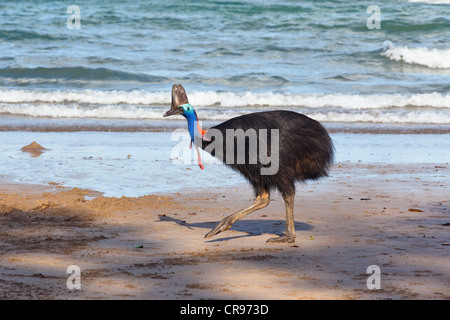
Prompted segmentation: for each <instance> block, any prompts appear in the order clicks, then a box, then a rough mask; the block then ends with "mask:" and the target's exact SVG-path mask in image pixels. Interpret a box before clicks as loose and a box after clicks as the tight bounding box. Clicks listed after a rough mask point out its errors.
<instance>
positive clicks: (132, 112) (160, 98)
mask: <svg viewBox="0 0 450 320" xmlns="http://www.w3.org/2000/svg"><path fill="white" fill-rule="evenodd" d="M189 100H190V102H191V104H192V105H193V106H194V107H196V108H197V111H198V115H199V117H200V119H202V120H226V119H230V118H232V117H234V116H238V115H241V114H245V113H250V112H255V111H264V110H276V109H287V110H292V111H297V112H301V113H305V114H307V115H310V116H312V117H313V118H315V119H317V120H319V121H340V122H355V121H361V122H387V123H392V122H400V123H410V122H411V123H413V122H414V123H417V122H421V123H450V94H440V93H427V94H413V95H401V94H380V95H358V94H354V95H351V94H290V93H273V92H266V93H254V92H242V93H236V92H213V91H204V92H201V91H192V92H191V93H190V94H189ZM170 102H171V96H170V94H168V93H167V92H146V91H100V90H99V91H97V90H80V91H76V90H72V91H36V90H13V89H11V90H5V89H3V90H0V114H12V115H24V116H32V117H52V118H109V119H161V118H162V115H163V114H164V112H165V111H167V109H168V108H169V107H170Z"/></svg>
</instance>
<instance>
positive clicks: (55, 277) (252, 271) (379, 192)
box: [0, 161, 450, 300]
mask: <svg viewBox="0 0 450 320" xmlns="http://www.w3.org/2000/svg"><path fill="white" fill-rule="evenodd" d="M449 173H450V166H449V165H448V164H365V163H361V162H359V163H358V162H350V161H344V162H338V163H336V165H335V166H334V167H333V169H332V171H331V174H330V177H329V178H327V179H323V180H321V181H318V182H314V183H309V184H307V185H305V186H301V185H299V186H298V188H297V190H298V191H297V197H296V203H295V221H296V225H295V226H296V234H297V240H296V243H295V244H294V245H292V244H276V245H275V244H269V243H266V242H265V241H266V240H267V239H268V238H270V237H273V235H275V234H279V233H280V232H282V231H283V230H284V205H283V201H282V199H281V196H280V195H279V194H273V195H272V196H271V199H272V201H271V204H270V205H269V206H268V207H267V208H264V209H262V210H260V211H256V212H254V213H253V214H251V215H250V216H248V217H246V218H245V219H243V220H241V221H240V222H237V223H236V224H235V225H234V226H233V227H232V229H231V230H229V231H227V232H225V233H221V234H219V235H217V236H215V237H213V238H210V239H204V235H205V234H206V233H207V232H208V231H209V230H210V229H211V228H213V227H214V226H215V224H216V223H217V222H219V221H220V220H221V219H222V218H223V217H225V216H227V215H229V214H232V213H233V212H235V211H237V210H239V209H241V208H243V207H246V206H248V205H249V204H250V203H251V202H252V193H251V191H250V189H249V188H248V187H245V185H240V186H236V187H234V188H233V187H222V188H214V189H211V188H210V189H205V190H198V191H195V192H184V193H171V194H170V193H166V194H161V195H148V196H142V197H120V198H115V197H104V196H102V195H100V194H99V193H98V192H92V191H89V190H83V189H79V188H69V187H64V186H61V185H59V184H58V183H55V182H53V183H49V184H48V185H32V184H21V183H17V182H12V181H11V180H8V179H7V178H6V177H3V178H2V180H1V188H0V220H1V222H0V228H1V231H0V279H1V280H0V298H1V299H282V300H291V299H450V290H449V284H450V258H449V257H450V254H449V253H450V252H449V250H450V238H449V230H450V229H449V228H450V217H449V210H450V209H449V208H450V207H449V203H450V197H449V194H450V193H449V181H448V176H449ZM70 265H77V266H79V267H80V270H81V278H80V280H81V282H80V283H81V289H79V290H77V289H72V290H71V289H68V287H67V279H68V278H69V275H70V274H68V273H66V272H67V267H68V266H70ZM372 265H376V266H378V267H379V269H380V272H381V274H380V281H381V283H380V285H381V289H372V290H371V289H369V288H368V286H367V279H368V278H369V277H370V276H371V273H367V268H368V267H369V266H372Z"/></svg>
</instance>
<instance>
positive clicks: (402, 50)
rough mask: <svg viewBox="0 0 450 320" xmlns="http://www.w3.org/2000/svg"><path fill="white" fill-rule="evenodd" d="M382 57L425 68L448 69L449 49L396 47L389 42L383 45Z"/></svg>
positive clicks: (449, 62) (449, 66)
mask: <svg viewBox="0 0 450 320" xmlns="http://www.w3.org/2000/svg"><path fill="white" fill-rule="evenodd" d="M383 47H384V50H383V52H382V55H384V56H386V57H388V58H389V59H391V60H395V61H403V62H406V63H410V64H417V65H422V66H426V67H428V68H432V69H448V68H450V49H436V48H433V49H429V48H422V47H417V48H410V47H406V46H396V45H394V44H393V43H392V42H390V41H385V42H384V44H383Z"/></svg>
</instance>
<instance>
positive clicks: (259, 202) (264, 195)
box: [205, 190, 270, 238]
mask: <svg viewBox="0 0 450 320" xmlns="http://www.w3.org/2000/svg"><path fill="white" fill-rule="evenodd" d="M269 196H270V194H269V191H268V190H263V191H262V192H261V193H260V194H259V195H258V196H257V197H256V199H255V202H254V203H253V204H252V205H251V206H249V207H248V208H245V209H242V210H241V211H238V212H236V213H234V214H232V215H230V216H228V217H226V218H225V219H223V220H222V221H221V222H220V223H219V224H218V225H217V226H216V227H215V228H214V229H213V230H211V231H210V232H208V233H207V234H206V235H205V238H210V237H212V236H214V235H216V234H218V233H220V232H223V231H227V230H228V229H230V228H231V225H232V224H233V223H235V222H236V221H238V220H240V219H242V218H243V217H245V216H246V215H248V214H249V213H252V212H253V211H256V210H259V209H262V208H264V207H267V206H268V205H269V202H270V199H269Z"/></svg>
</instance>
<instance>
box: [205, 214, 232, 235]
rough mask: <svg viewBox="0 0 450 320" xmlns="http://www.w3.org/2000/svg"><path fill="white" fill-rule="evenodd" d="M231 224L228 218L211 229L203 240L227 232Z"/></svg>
mask: <svg viewBox="0 0 450 320" xmlns="http://www.w3.org/2000/svg"><path fill="white" fill-rule="evenodd" d="M231 225H232V223H231V222H230V220H229V219H228V218H225V219H223V220H222V221H221V222H220V223H219V224H218V225H217V226H216V227H215V228H214V229H212V230H211V231H210V232H208V233H207V234H206V235H205V238H211V237H212V236H215V235H216V234H218V233H221V232H223V231H227V230H229V229H230V228H231Z"/></svg>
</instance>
